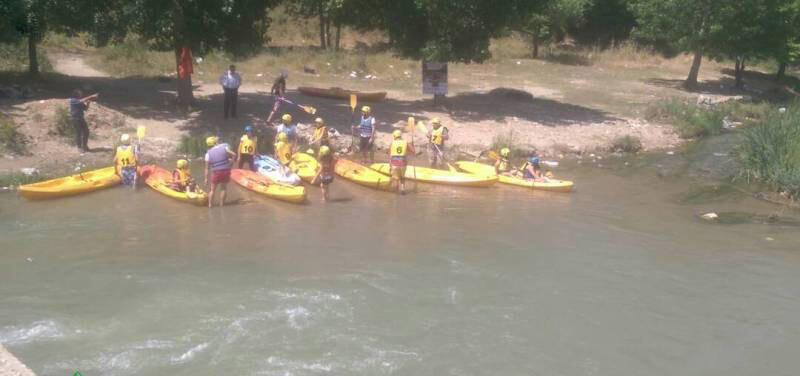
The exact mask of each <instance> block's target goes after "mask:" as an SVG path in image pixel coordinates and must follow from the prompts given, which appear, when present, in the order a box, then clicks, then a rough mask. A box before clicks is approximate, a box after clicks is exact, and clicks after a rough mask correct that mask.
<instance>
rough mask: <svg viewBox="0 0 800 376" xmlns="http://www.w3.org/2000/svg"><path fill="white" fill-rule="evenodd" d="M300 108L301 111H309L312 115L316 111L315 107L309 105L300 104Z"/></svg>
mask: <svg viewBox="0 0 800 376" xmlns="http://www.w3.org/2000/svg"><path fill="white" fill-rule="evenodd" d="M300 108H302V109H303V111H305V112H307V113H309V114H311V115H314V114H316V113H317V109H316V108H314V107H311V106H300Z"/></svg>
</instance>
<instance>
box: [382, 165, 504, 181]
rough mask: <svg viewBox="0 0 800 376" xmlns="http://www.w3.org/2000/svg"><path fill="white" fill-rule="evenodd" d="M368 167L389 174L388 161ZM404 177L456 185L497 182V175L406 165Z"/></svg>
mask: <svg viewBox="0 0 800 376" xmlns="http://www.w3.org/2000/svg"><path fill="white" fill-rule="evenodd" d="M370 168H371V169H373V170H375V171H378V172H380V173H382V174H386V175H389V173H390V171H391V170H390V167H389V164H388V163H375V164H372V165H371V166H370ZM414 170H416V171H414ZM406 179H409V180H415V179H416V180H417V181H421V182H425V183H435V184H447V185H457V186H461V187H489V186H491V185H492V184H494V183H496V182H497V176H479V175H473V174H465V173H463V172H454V171H447V170H437V169H433V168H426V167H414V166H408V167H407V168H406Z"/></svg>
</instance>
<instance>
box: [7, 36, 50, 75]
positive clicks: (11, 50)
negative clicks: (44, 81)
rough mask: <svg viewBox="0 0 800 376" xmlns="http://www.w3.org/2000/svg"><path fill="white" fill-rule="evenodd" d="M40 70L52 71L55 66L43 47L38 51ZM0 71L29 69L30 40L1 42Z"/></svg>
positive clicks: (24, 70)
mask: <svg viewBox="0 0 800 376" xmlns="http://www.w3.org/2000/svg"><path fill="white" fill-rule="evenodd" d="M36 52H37V56H38V60H39V71H40V72H52V71H53V66H52V65H51V64H50V59H48V58H47V52H46V51H45V49H43V48H39V49H38V50H37V51H36ZM0 71H6V72H27V71H28V41H27V40H25V39H23V40H20V41H19V42H16V43H0Z"/></svg>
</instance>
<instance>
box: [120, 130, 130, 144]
mask: <svg viewBox="0 0 800 376" xmlns="http://www.w3.org/2000/svg"><path fill="white" fill-rule="evenodd" d="M119 142H121V143H122V144H123V145H128V144H130V143H131V136H129V135H128V134H127V133H123V134H122V136H119Z"/></svg>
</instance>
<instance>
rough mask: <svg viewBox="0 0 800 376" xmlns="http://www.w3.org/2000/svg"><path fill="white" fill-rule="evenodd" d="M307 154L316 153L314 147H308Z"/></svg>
mask: <svg viewBox="0 0 800 376" xmlns="http://www.w3.org/2000/svg"><path fill="white" fill-rule="evenodd" d="M306 154H308V155H314V149H311V148H309V149H306Z"/></svg>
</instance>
